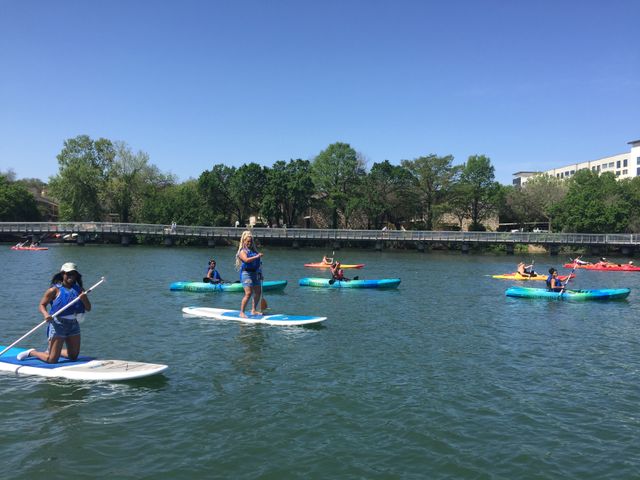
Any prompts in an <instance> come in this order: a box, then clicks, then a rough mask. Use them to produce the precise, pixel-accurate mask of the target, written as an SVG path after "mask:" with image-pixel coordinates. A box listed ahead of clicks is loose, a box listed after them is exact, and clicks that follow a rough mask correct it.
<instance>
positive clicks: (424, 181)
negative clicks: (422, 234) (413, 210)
mask: <svg viewBox="0 0 640 480" xmlns="http://www.w3.org/2000/svg"><path fill="white" fill-rule="evenodd" d="M452 162H453V156H452V155H447V156H444V157H439V156H437V155H433V154H432V155H427V156H426V157H419V158H416V159H414V160H403V161H402V166H403V167H404V168H406V169H407V170H408V171H409V172H410V173H411V175H412V176H413V177H414V178H415V180H416V183H415V190H414V192H415V195H416V197H417V199H418V201H419V202H420V203H419V205H420V207H419V208H420V216H421V217H422V219H423V220H424V223H425V229H427V230H433V227H434V224H435V223H436V222H437V220H438V218H439V216H440V215H441V214H442V213H443V210H444V206H445V204H446V201H447V196H448V195H449V194H450V193H451V187H452V185H453V184H454V183H455V182H456V181H457V179H458V177H459V175H460V168H461V167H460V166H453V165H452Z"/></svg>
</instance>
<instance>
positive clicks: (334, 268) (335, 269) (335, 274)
mask: <svg viewBox="0 0 640 480" xmlns="http://www.w3.org/2000/svg"><path fill="white" fill-rule="evenodd" d="M331 277H332V278H333V279H334V280H338V281H343V282H348V281H349V279H348V278H346V277H345V276H344V270H343V269H342V268H340V262H333V264H331Z"/></svg>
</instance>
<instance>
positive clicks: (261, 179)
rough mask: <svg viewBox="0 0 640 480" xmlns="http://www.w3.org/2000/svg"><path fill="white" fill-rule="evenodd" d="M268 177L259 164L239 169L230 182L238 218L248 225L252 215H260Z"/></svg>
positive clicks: (246, 165)
mask: <svg viewBox="0 0 640 480" xmlns="http://www.w3.org/2000/svg"><path fill="white" fill-rule="evenodd" d="M266 183H267V175H266V173H265V170H264V169H263V168H262V167H261V166H260V165H258V164H257V163H248V164H244V165H242V166H241V167H239V168H238V169H237V170H236V171H235V173H234V174H233V176H232V177H231V180H230V182H229V193H230V195H231V200H232V202H233V208H234V210H235V213H236V217H237V218H238V220H240V223H241V224H243V223H246V221H247V220H249V216H250V215H251V214H252V213H260V207H261V204H262V197H263V195H264V189H265V185H266Z"/></svg>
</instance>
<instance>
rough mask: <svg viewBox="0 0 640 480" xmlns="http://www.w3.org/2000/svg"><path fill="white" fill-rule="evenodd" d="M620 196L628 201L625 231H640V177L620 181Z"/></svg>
mask: <svg viewBox="0 0 640 480" xmlns="http://www.w3.org/2000/svg"><path fill="white" fill-rule="evenodd" d="M619 183H620V190H621V194H622V197H623V198H624V199H625V200H626V201H627V202H628V203H629V212H628V215H629V223H628V225H627V231H628V232H631V233H638V232H640V177H633V178H631V179H624V180H621V181H620V182H619Z"/></svg>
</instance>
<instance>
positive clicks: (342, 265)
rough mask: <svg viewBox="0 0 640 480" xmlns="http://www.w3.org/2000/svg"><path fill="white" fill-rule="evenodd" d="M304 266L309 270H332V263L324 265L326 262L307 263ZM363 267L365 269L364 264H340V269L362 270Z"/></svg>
mask: <svg viewBox="0 0 640 480" xmlns="http://www.w3.org/2000/svg"><path fill="white" fill-rule="evenodd" d="M304 266H305V267H309V268H331V264H330V263H324V262H316V263H305V264H304ZM362 267H364V263H354V264H350V265H349V264H346V263H341V264H340V268H362Z"/></svg>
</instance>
